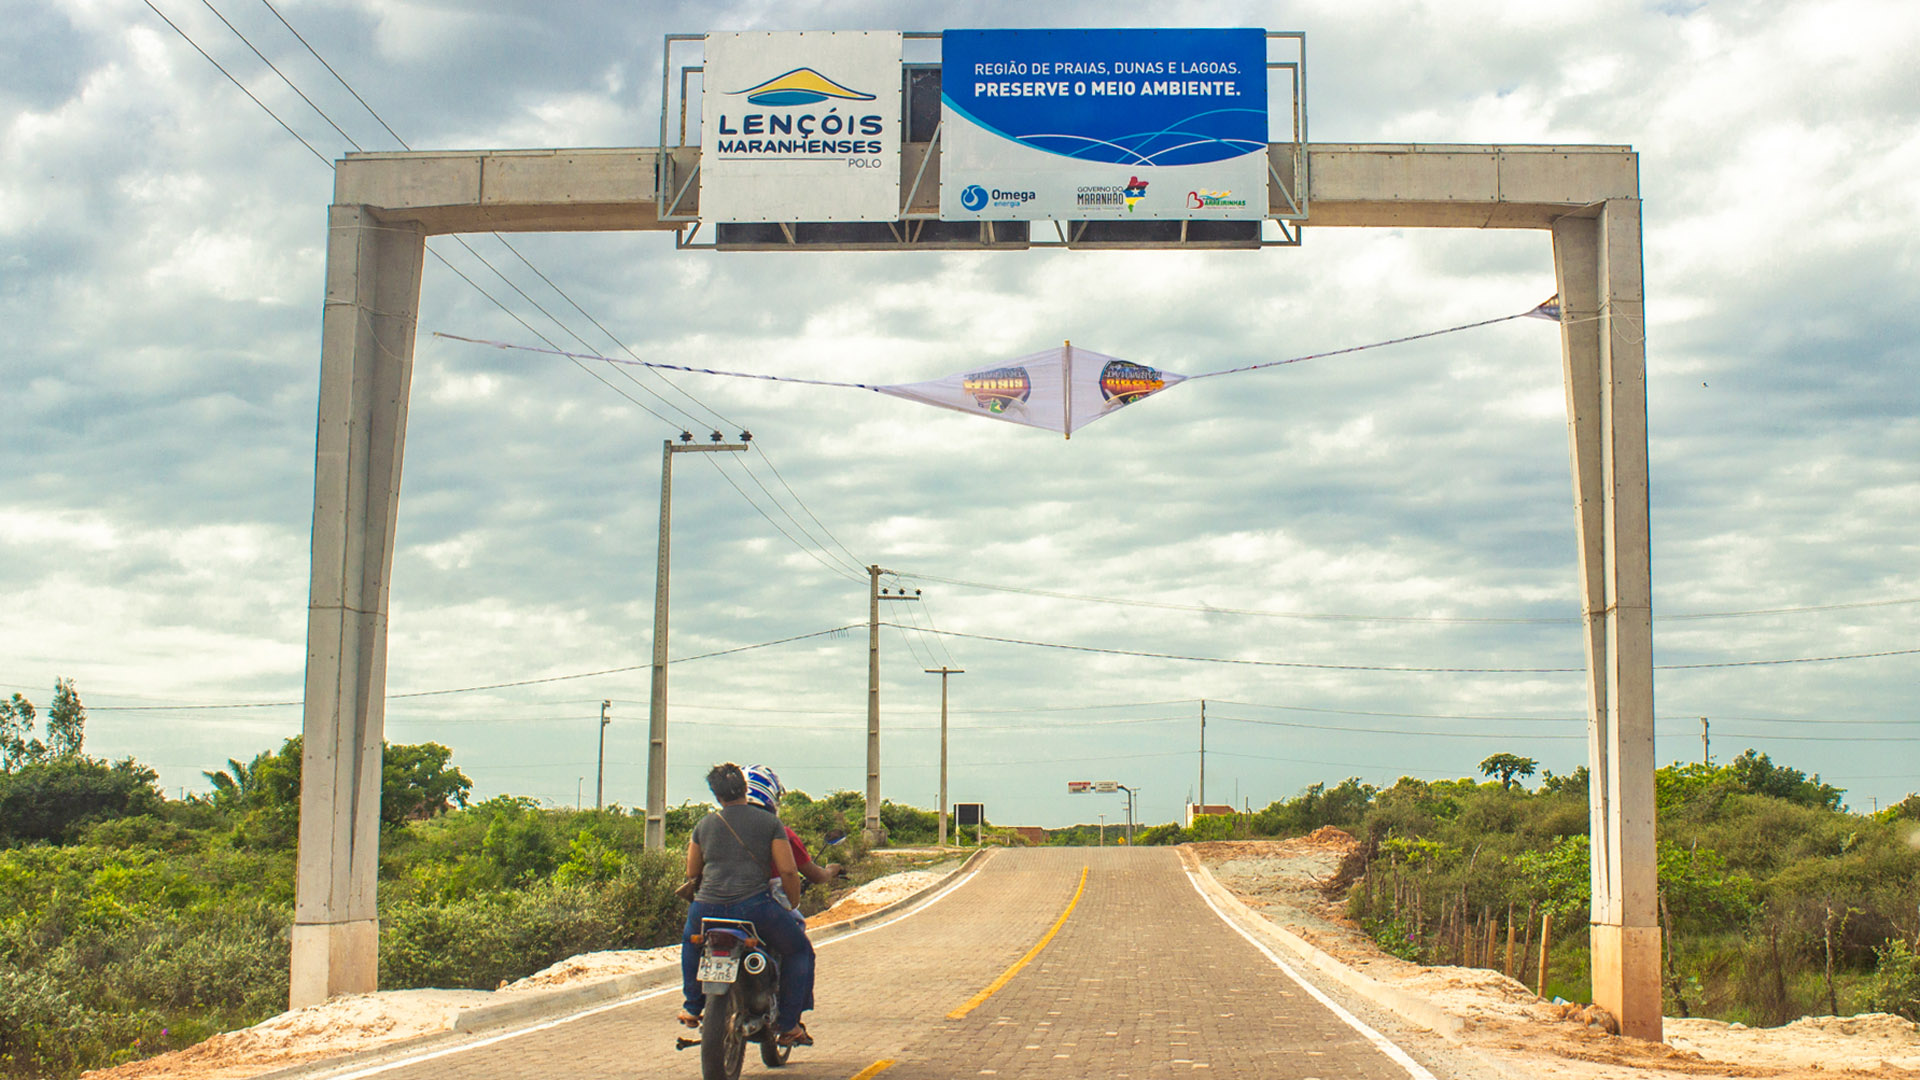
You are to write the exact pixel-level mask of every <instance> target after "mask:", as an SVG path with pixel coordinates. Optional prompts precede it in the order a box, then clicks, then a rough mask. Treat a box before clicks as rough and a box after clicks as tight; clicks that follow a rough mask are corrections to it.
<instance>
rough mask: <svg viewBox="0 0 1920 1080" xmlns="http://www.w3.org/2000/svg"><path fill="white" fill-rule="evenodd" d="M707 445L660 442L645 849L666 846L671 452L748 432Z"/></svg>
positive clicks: (687, 437) (733, 447)
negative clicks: (657, 541)
mask: <svg viewBox="0 0 1920 1080" xmlns="http://www.w3.org/2000/svg"><path fill="white" fill-rule="evenodd" d="M710 438H711V440H712V441H711V443H710V444H709V445H705V446H701V445H698V444H696V443H694V441H693V432H691V431H683V432H681V433H680V445H678V446H675V445H674V442H673V440H672V439H665V440H663V441H662V442H661V444H660V562H659V565H658V566H657V567H656V568H655V569H654V574H653V696H652V698H651V700H649V701H648V703H647V835H646V847H647V850H649V851H659V850H662V849H664V848H665V847H666V846H667V581H668V578H669V576H670V575H669V573H668V571H669V569H670V568H671V566H672V563H673V559H672V552H673V455H675V454H692V453H714V452H717V451H729V452H734V453H738V452H740V451H742V450H745V449H746V448H747V444H748V443H750V442H752V441H753V434H752V433H751V432H746V431H743V432H741V433H740V441H739V442H737V443H726V442H721V441H720V439H721V435H720V433H719V432H718V431H716V432H714V433H713V434H712V436H710Z"/></svg>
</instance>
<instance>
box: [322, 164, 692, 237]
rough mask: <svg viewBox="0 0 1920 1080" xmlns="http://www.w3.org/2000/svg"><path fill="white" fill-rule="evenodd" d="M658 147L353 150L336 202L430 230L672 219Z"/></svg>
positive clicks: (627, 224) (562, 228)
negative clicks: (659, 179) (666, 211)
mask: <svg viewBox="0 0 1920 1080" xmlns="http://www.w3.org/2000/svg"><path fill="white" fill-rule="evenodd" d="M659 158H660V152H659V151H658V150H655V149H653V148H652V147H637V148H613V149H582V150H424V151H413V152H409V153H391V154H348V155H347V156H346V157H344V158H342V159H341V160H340V162H339V163H338V164H337V165H335V167H334V178H333V201H334V204H335V205H337V206H355V205H358V206H368V207H372V208H373V209H374V212H375V213H376V214H377V215H378V216H379V217H380V218H381V219H383V220H386V221H417V222H419V223H420V224H421V225H422V226H424V227H425V228H426V230H427V232H428V233H429V234H439V233H464V232H624V231H630V230H635V229H672V228H674V225H672V224H671V223H663V222H661V221H660V220H659V218H658V217H657V211H658V207H657V206H656V205H655V197H654V186H655V184H654V173H655V171H656V170H657V169H658V168H659Z"/></svg>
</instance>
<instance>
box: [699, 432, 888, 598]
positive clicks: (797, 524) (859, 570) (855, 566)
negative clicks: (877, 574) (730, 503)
mask: <svg viewBox="0 0 1920 1080" xmlns="http://www.w3.org/2000/svg"><path fill="white" fill-rule="evenodd" d="M729 460H732V459H729ZM738 464H739V466H740V469H741V471H742V472H744V473H746V476H747V479H749V480H751V481H753V483H754V486H755V487H757V488H759V489H760V491H761V493H762V494H764V495H766V497H767V501H768V502H770V503H772V504H773V506H774V508H775V509H777V510H779V511H780V513H781V514H783V515H785V516H786V519H787V520H788V521H791V522H793V527H794V528H796V529H798V530H800V535H802V536H804V537H806V538H807V543H808V544H810V545H812V546H813V547H814V548H817V549H819V551H820V553H821V554H822V555H824V556H826V558H827V559H828V560H832V562H826V561H824V560H816V561H820V562H821V563H822V565H826V566H835V565H841V564H840V562H839V558H840V557H839V556H838V555H835V554H834V553H833V552H832V551H830V550H829V549H828V548H827V545H825V544H823V543H821V542H820V541H818V540H816V539H814V536H813V533H811V532H809V531H807V526H806V524H805V523H804V522H802V521H801V520H800V519H799V518H797V517H794V516H793V512H792V511H790V510H788V509H787V508H786V507H785V506H784V505H782V504H781V502H780V498H779V496H777V495H775V494H774V493H773V491H772V490H771V489H770V488H768V487H767V485H766V484H764V483H761V481H760V477H759V476H758V475H756V474H755V473H754V471H753V470H752V469H750V468H748V467H747V464H746V461H744V460H742V461H739V462H738ZM714 465H715V466H716V467H718V466H719V465H720V462H718V461H715V462H714ZM787 490H788V493H789V494H791V493H792V490H793V489H792V488H788V489H787ZM742 494H743V495H744V494H745V492H742ZM794 501H795V502H799V501H800V500H799V496H797V495H796V496H794ZM801 509H802V510H805V509H806V507H805V504H802V506H801ZM808 516H809V517H811V516H812V514H811V512H809V513H808ZM769 520H771V519H769ZM815 520H816V521H817V520H818V519H817V518H816V519H815ZM781 531H782V532H785V531H786V530H784V529H782V530H781ZM787 538H788V539H789V540H792V539H793V537H792V536H791V535H789V536H788V537H787ZM794 542H795V543H799V541H797V540H796V541H794ZM845 568H847V569H848V570H849V572H851V573H853V574H855V575H857V576H858V577H864V576H866V572H867V568H866V567H865V566H862V565H861V564H859V563H848V564H845Z"/></svg>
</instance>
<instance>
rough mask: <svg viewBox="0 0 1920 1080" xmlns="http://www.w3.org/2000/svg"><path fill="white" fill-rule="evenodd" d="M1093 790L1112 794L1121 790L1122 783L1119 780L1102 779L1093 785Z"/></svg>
mask: <svg viewBox="0 0 1920 1080" xmlns="http://www.w3.org/2000/svg"><path fill="white" fill-rule="evenodd" d="M1093 790H1095V791H1097V792H1099V793H1100V794H1102V795H1111V794H1113V793H1114V792H1116V791H1118V790H1120V784H1119V782H1118V781H1114V780H1101V781H1099V782H1098V783H1096V784H1094V785H1093Z"/></svg>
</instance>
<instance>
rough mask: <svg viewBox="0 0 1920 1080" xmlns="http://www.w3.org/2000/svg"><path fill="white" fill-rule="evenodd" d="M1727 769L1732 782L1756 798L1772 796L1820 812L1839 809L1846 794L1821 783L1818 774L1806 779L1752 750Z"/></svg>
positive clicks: (1800, 774)
mask: <svg viewBox="0 0 1920 1080" xmlns="http://www.w3.org/2000/svg"><path fill="white" fill-rule="evenodd" d="M1728 768H1730V769H1732V770H1733V778H1734V781H1735V782H1736V783H1738V784H1739V785H1740V786H1741V787H1743V788H1745V789H1746V790H1748V791H1750V792H1752V793H1753V794H1755V795H1771V796H1773V797H1774V798H1776V799H1785V800H1786V801H1788V802H1791V803H1798V804H1800V805H1801V806H1811V807H1813V808H1815V809H1819V810H1838V809H1840V799H1841V797H1842V796H1843V795H1845V794H1846V791H1845V790H1844V789H1842V788H1837V787H1834V786H1833V785H1832V784H1823V783H1821V782H1820V774H1819V773H1815V774H1814V775H1813V778H1812V779H1808V778H1807V774H1806V773H1803V772H1801V771H1800V770H1799V769H1790V768H1788V767H1787V766H1785V765H1775V764H1774V763H1773V761H1772V759H1771V758H1769V757H1767V755H1765V754H1757V753H1755V752H1754V751H1753V750H1752V749H1751V748H1749V749H1748V750H1747V752H1746V753H1744V754H1741V755H1740V756H1739V757H1737V758H1734V759H1733V761H1732V763H1731V764H1729V765H1728Z"/></svg>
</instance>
